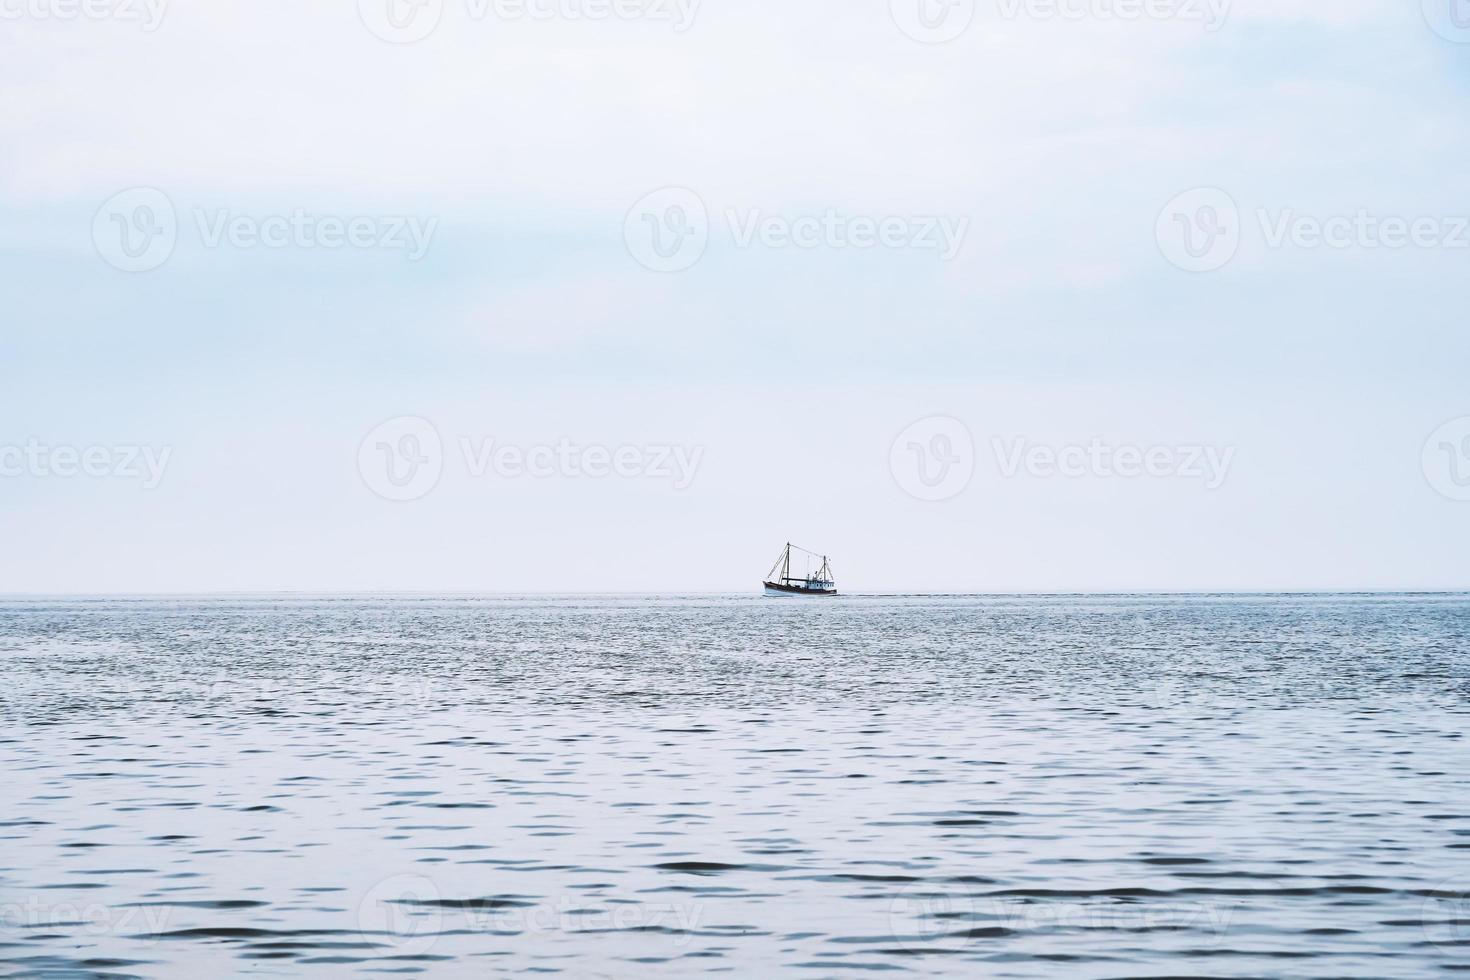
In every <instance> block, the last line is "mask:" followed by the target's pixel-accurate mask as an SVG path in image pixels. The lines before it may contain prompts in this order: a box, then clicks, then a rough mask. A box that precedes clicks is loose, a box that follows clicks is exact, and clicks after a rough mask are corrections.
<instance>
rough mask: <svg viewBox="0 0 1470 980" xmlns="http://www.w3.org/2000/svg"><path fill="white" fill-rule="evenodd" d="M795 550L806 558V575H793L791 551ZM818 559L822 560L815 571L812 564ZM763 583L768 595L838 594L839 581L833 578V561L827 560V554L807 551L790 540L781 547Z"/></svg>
mask: <svg viewBox="0 0 1470 980" xmlns="http://www.w3.org/2000/svg"><path fill="white" fill-rule="evenodd" d="M793 551H795V552H797V553H798V554H799V555H803V556H805V558H806V575H805V576H799V575H793V574H792V572H791V553H792V552H793ZM816 561H820V562H821V564H820V565H819V566H818V567H817V570H816V571H815V572H813V571H812V564H813V563H814V562H816ZM778 573H779V574H778ZM762 584H763V585H764V586H765V589H766V595H770V596H823V595H836V594H837V583H836V582H835V581H834V580H833V579H832V563H831V562H830V561H828V560H827V556H826V555H819V554H817V553H816V552H814V551H807V550H806V549H805V548H798V547H796V546H794V545H793V544H791V542H789V541H788V542H787V543H786V547H785V548H782V549H781V557H779V558H777V559H776V564H775V565H772V566H771V571H770V573H769V574H768V575H767V576H766V580H765V582H763V583H762Z"/></svg>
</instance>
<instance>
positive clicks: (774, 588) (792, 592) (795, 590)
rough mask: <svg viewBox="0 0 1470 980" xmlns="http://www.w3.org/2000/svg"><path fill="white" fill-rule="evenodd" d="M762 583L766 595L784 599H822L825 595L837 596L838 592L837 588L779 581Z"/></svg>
mask: <svg viewBox="0 0 1470 980" xmlns="http://www.w3.org/2000/svg"><path fill="white" fill-rule="evenodd" d="M761 584H762V585H764V586H765V590H766V595H768V596H777V597H780V598H783V599H785V598H797V599H800V598H803V597H806V598H812V599H820V598H823V597H830V596H835V595H836V594H837V590H836V589H803V588H801V587H800V586H796V585H782V584H780V583H779V582H763V583H761Z"/></svg>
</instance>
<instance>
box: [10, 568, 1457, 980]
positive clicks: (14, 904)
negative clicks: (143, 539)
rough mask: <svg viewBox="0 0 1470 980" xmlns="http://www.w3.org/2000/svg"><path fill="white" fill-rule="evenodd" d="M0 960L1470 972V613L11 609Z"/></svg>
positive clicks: (1042, 605)
mask: <svg viewBox="0 0 1470 980" xmlns="http://www.w3.org/2000/svg"><path fill="white" fill-rule="evenodd" d="M0 670H3V685H0V716H3V718H4V721H5V725H4V727H3V730H0V776H3V780H4V786H5V789H4V790H3V794H0V799H3V800H4V806H3V808H0V840H3V849H0V971H5V972H9V973H18V974H31V975H39V976H75V975H92V974H102V975H119V976H124V975H134V976H148V977H152V976H177V977H201V976H216V975H220V976H223V975H236V974H241V973H250V974H254V975H262V976H270V975H280V976H295V975H301V974H307V973H314V974H317V975H322V976H328V975H341V974H363V975H368V974H404V973H416V972H423V973H428V974H431V975H435V976H451V977H454V976H464V977H485V976H495V975H501V974H517V973H519V974H532V973H534V974H545V973H563V974H567V975H570V976H575V977H586V976H648V975H665V976H686V975H688V974H690V973H694V972H703V971H711V972H715V971H723V972H727V973H733V974H737V975H759V976H764V975H772V974H776V973H778V972H779V973H784V974H788V975H794V976H809V977H822V976H838V977H845V976H859V975H868V974H874V973H888V974H898V973H904V972H908V973H914V974H923V975H955V976H993V977H1041V976H1066V977H1084V978H1085V977H1133V976H1155V977H1158V976H1181V975H1190V976H1251V977H1256V976H1281V977H1347V976H1354V977H1424V976H1446V977H1451V976H1456V975H1460V976H1466V977H1470V902H1467V901H1466V897H1467V893H1470V752H1467V745H1466V741H1465V739H1464V738H1463V732H1464V729H1465V727H1466V723H1467V720H1470V708H1467V704H1470V700H1467V695H1470V597H1466V596H1337V597H1270V598H1252V597H1147V596H1140V597H1114V598H1096V599H1091V598H1076V597H1068V598H1044V597H1042V598H1025V599H1012V598H1005V599H1001V598H980V597H945V598H877V597H872V598H865V597H853V598H843V599H836V600H822V601H804V600H765V599H758V598H745V597H727V598H707V597H706V598H698V597H690V598H627V597H618V598H587V597H579V598H559V599H558V598H534V599H532V598H468V597H464V598H455V597H451V598H443V599H427V598H402V597H396V598H395V597H382V598H350V599H349V598H291V599H281V598H216V599H137V600H118V599H112V600H91V601H87V600H75V599H69V600H35V599H31V600H20V599H12V600H0Z"/></svg>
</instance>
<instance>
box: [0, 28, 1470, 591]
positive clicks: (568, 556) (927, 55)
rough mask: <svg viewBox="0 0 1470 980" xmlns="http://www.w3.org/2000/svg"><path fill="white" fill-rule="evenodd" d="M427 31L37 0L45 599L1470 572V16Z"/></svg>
mask: <svg viewBox="0 0 1470 980" xmlns="http://www.w3.org/2000/svg"><path fill="white" fill-rule="evenodd" d="M390 3H391V4H393V6H392V7H390V6H389V4H390ZM528 3H529V8H528V7H527V4H528ZM424 4H425V5H423V6H420V7H415V6H414V5H412V4H411V3H408V2H407V0H360V2H359V0H334V2H332V3H313V4H300V3H286V2H281V0H255V2H244V0H174V2H172V3H167V4H164V3H162V2H161V0H152V3H151V4H150V3H147V2H145V0H87V3H86V5H85V6H83V5H81V4H80V0H0V260H3V265H0V536H3V540H4V542H5V545H6V546H5V547H4V548H0V592H3V593H64V592H78V593H96V592H123V593H144V592H207V591H240V590H267V591H275V590H307V591H359V590H361V591H378V590H394V591H398V590H403V591H442V590H452V591H477V592H478V591H495V592H506V591H510V592H526V591H533V592H547V591H550V592H555V591H612V592H629V591H636V592H643V591H682V592H709V591H751V590H753V589H756V588H758V586H759V580H760V577H761V575H762V574H763V573H764V572H765V571H766V570H767V569H768V568H769V567H770V564H771V562H772V561H773V560H774V559H775V556H776V553H777V552H778V551H779V549H780V548H781V546H782V544H783V543H784V542H785V541H787V540H791V541H794V542H796V543H797V544H801V545H805V546H807V547H810V548H815V549H817V550H820V551H824V552H827V553H829V554H830V555H831V556H832V561H833V567H834V569H835V571H836V573H837V577H838V584H839V587H841V588H842V589H843V590H844V591H849V592H867V591H945V592H967V591H982V592H1017V591H1023V592H1031V591H1142V590H1168V591H1190V590H1296V589H1302V590H1315V589H1398V588H1404V589H1429V588H1467V587H1470V573H1467V571H1466V560H1465V555H1466V554H1467V553H1470V385H1467V383H1466V376H1467V366H1470V335H1467V331H1466V326H1465V325H1466V316H1465V313H1466V302H1465V299H1464V287H1465V283H1466V281H1467V269H1470V220H1467V216H1470V170H1467V168H1466V166H1465V161H1466V160H1467V159H1470V128H1467V126H1466V124H1465V120H1466V118H1467V112H1466V110H1467V102H1470V99H1467V97H1470V10H1466V9H1462V8H1463V6H1464V5H1463V3H1462V2H1461V0H1424V2H1423V3H1422V4H1420V3H1419V2H1417V0H1414V2H1403V0H1343V2H1337V3H1332V4H1328V3H1325V2H1321V0H1318V2H1306V0H1237V2H1235V3H1233V4H1232V3H1225V2H1223V0H1149V2H1148V3H1144V2H1142V0H1055V2H1052V3H1048V2H1047V0H988V2H987V0H976V2H969V0H954V2H953V4H952V5H951V6H945V5H944V4H943V3H941V2H940V0H858V2H852V0H846V2H838V0H816V2H811V3H805V4H790V3H782V2H776V0H743V2H740V3H735V2H729V0H704V2H702V3H693V2H692V0H617V2H616V3H614V2H613V0H604V2H599V0H590V5H587V4H585V3H584V4H578V3H576V2H573V0H524V2H520V3H517V2H515V0H499V2H496V0H424ZM79 11H80V12H79ZM619 11H621V12H622V13H623V14H626V15H629V16H627V17H620V16H618V15H617V13H618V12H619ZM532 12H534V13H535V15H536V16H531V13H532ZM603 14H606V15H607V16H602V15H603ZM72 15H75V16H72ZM1135 15H1136V16H1135ZM426 18H427V19H426ZM1461 25H1463V26H1461ZM417 35H422V36H421V37H419V38H418V39H417V40H415V39H414V37H415V36H417ZM385 36H386V37H387V39H385ZM395 42H402V43H395ZM395 420H396V421H395ZM405 439H407V441H405ZM497 453H498V454H499V455H497ZM589 471H590V472H591V473H592V474H593V475H589ZM392 498H397V499H392ZM1461 498H1465V499H1461Z"/></svg>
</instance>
